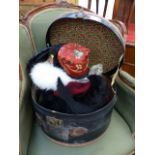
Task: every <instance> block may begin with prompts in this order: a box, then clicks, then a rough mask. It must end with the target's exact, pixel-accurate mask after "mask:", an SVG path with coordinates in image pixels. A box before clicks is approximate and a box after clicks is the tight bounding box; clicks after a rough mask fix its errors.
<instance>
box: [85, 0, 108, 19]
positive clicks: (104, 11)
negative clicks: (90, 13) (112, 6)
mask: <svg viewBox="0 0 155 155" xmlns="http://www.w3.org/2000/svg"><path fill="white" fill-rule="evenodd" d="M108 2H109V0H105V5H104V8H103V17H105V15H106V12H107V7H108ZM91 5H92V0H88V6H87V8H88V9H89V10H90V9H91ZM99 5H100V4H99V0H96V14H98V12H99Z"/></svg>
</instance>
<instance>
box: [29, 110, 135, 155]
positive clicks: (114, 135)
mask: <svg viewBox="0 0 155 155" xmlns="http://www.w3.org/2000/svg"><path fill="white" fill-rule="evenodd" d="M133 150H134V140H133V138H132V136H131V131H130V129H129V127H128V125H127V124H126V123H125V121H124V120H123V119H122V117H121V116H120V115H119V114H118V113H117V111H116V110H114V111H113V114H112V119H111V123H110V125H109V127H108V129H107V130H106V132H105V133H104V134H103V135H102V136H101V137H100V138H99V139H98V140H97V141H96V142H94V143H92V144H89V145H86V146H82V147H66V146H62V145H58V144H56V143H54V142H53V141H51V140H50V139H49V138H48V137H47V136H46V135H45V134H44V133H43V131H42V130H41V128H40V127H39V126H38V125H37V123H36V124H35V125H34V128H33V132H32V137H31V142H30V145H29V150H28V155H73V154H74V155H128V154H130V153H131V152H132V151H133Z"/></svg>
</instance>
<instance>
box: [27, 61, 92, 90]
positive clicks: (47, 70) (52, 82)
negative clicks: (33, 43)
mask: <svg viewBox="0 0 155 155" xmlns="http://www.w3.org/2000/svg"><path fill="white" fill-rule="evenodd" d="M30 77H31V79H32V81H33V83H34V84H35V85H36V86H37V87H38V88H40V89H42V90H54V91H55V90H57V80H58V77H59V78H60V79H61V81H62V83H63V85H64V86H66V85H67V84H68V83H69V82H71V81H77V82H81V83H85V82H88V81H89V80H88V78H83V79H73V78H71V77H70V76H68V75H67V74H66V72H64V71H63V69H61V68H58V67H55V66H53V64H50V63H49V62H48V61H45V62H40V63H37V64H36V65H34V66H33V67H32V69H31V71H30Z"/></svg>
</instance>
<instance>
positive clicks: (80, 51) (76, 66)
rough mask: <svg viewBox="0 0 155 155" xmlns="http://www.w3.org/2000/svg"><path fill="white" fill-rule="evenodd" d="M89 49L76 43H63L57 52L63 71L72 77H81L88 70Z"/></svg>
mask: <svg viewBox="0 0 155 155" xmlns="http://www.w3.org/2000/svg"><path fill="white" fill-rule="evenodd" d="M89 53H90V49H88V48H86V47H84V46H81V45H79V44H77V43H68V44H65V45H63V46H62V47H61V48H60V50H59V52H58V61H59V63H60V65H61V66H62V67H63V69H64V70H65V72H66V73H67V74H68V75H69V76H71V77H73V78H81V77H83V76H85V75H86V74H87V73H88V71H89V68H88V63H89V59H88V57H89Z"/></svg>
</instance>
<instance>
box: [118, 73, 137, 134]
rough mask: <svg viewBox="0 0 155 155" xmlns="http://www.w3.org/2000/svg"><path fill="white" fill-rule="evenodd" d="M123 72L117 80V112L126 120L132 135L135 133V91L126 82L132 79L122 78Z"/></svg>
mask: <svg viewBox="0 0 155 155" xmlns="http://www.w3.org/2000/svg"><path fill="white" fill-rule="evenodd" d="M121 74H122V73H121V71H120V72H119V75H118V77H117V79H116V84H115V86H116V92H117V96H118V99H117V103H116V106H115V108H116V110H117V111H118V112H119V113H120V115H121V116H122V117H123V118H124V120H125V121H126V122H127V124H128V125H129V127H130V129H131V131H132V133H134V131H135V91H134V89H133V88H132V87H130V86H129V85H128V83H126V82H125V81H130V82H131V80H130V77H129V75H128V76H124V77H123V78H124V79H126V80H122V78H120V75H121Z"/></svg>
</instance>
